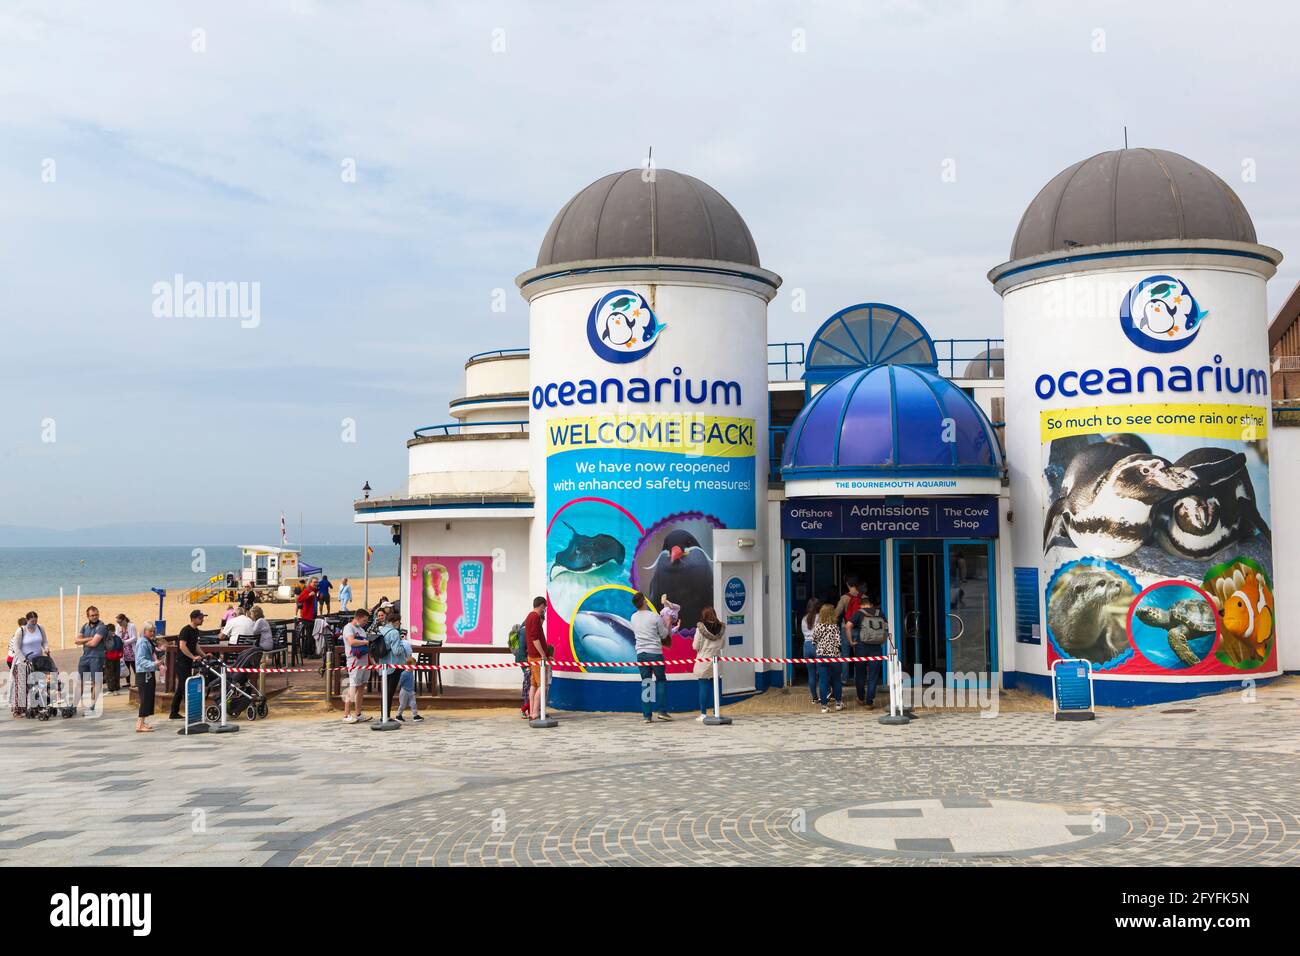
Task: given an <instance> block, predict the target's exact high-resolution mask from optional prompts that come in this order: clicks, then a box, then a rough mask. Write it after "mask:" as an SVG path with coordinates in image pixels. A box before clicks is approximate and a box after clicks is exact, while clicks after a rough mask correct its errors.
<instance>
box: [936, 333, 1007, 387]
mask: <svg viewBox="0 0 1300 956" xmlns="http://www.w3.org/2000/svg"><path fill="white" fill-rule="evenodd" d="M1000 348H1002V340H1001V339H935V340H934V351H935V354H936V355H937V356H938V357H939V374H940V375H942V376H943V377H944V378H965V377H966V376H967V369H968V368H969V366H970V365H971V363H972V362H975V360H976V359H979V362H978V363H976V366H975V367H974V368H970V369H969V370H970V372H972V373H974V377H976V378H1001V377H1002V357H1001V356H1000V355H998V356H994V355H989V354H988V353H989V352H990V351H992V350H993V349H1000ZM945 353H946V354H945Z"/></svg>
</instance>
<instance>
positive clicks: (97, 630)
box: [76, 604, 108, 716]
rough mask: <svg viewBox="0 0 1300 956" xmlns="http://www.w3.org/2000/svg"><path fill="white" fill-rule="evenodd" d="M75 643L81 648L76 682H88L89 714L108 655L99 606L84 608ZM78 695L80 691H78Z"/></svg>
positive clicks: (101, 680) (102, 676)
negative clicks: (83, 622)
mask: <svg viewBox="0 0 1300 956" xmlns="http://www.w3.org/2000/svg"><path fill="white" fill-rule="evenodd" d="M76 644H77V646H78V647H80V648H81V658H80V659H79V660H78V661H77V682H78V684H80V683H81V682H82V681H85V682H87V683H88V684H90V706H89V707H88V708H87V709H86V711H85V713H86V714H87V716H89V714H90V712H91V711H92V710H94V709H95V701H96V697H97V695H98V693H99V685H100V684H101V683H102V682H103V680H104V664H105V659H106V657H107V655H108V625H107V624H105V623H104V622H103V621H101V620H100V619H99V608H97V607H95V606H94V605H93V604H92V605H91V606H90V607H88V608H86V623H85V624H83V625H82V627H81V633H80V634H78V635H77V638H76ZM78 696H80V693H78Z"/></svg>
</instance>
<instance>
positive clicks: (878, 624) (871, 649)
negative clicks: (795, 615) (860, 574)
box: [799, 576, 889, 713]
mask: <svg viewBox="0 0 1300 956" xmlns="http://www.w3.org/2000/svg"><path fill="white" fill-rule="evenodd" d="M799 623H800V630H801V631H802V633H803V639H804V646H803V656H804V657H805V658H807V659H808V660H809V661H810V663H809V664H808V665H807V671H808V694H809V696H810V697H811V698H812V702H813V704H815V705H817V706H819V707H820V708H821V711H822V713H827V712H828V711H829V710H830V708H831V704H832V702H833V703H834V707H835V709H836V710H843V709H844V686H843V685H844V677H845V674H846V672H847V673H851V674H852V675H853V686H854V690H855V691H856V693H857V699H858V703H859V704H860V705H862V706H864V707H874V706H875V700H876V689H877V688H878V687H879V686H880V677H881V662H880V661H854V662H852V663H851V664H847V665H845V664H841V663H838V662H834V663H832V662H827V661H818V658H836V657H881V656H884V653H885V644H886V641H887V639H888V637H887V635H888V633H889V622H888V621H886V619H885V616H884V614H883V613H882V612H881V610H880V607H879V605H877V604H876V602H875V601H874V600H873V599H872V598H871V597H869V596H868V595H865V594H864V593H863V592H862V590H861V588H860V586H859V582H858V579H857V578H856V577H852V576H850V577H849V578H847V579H846V580H845V582H844V593H843V594H842V595H840V598H839V600H838V601H837V602H836V603H834V604H832V603H830V602H829V601H822V600H821V599H820V598H811V599H810V600H809V601H808V605H807V607H806V609H805V611H804V616H803V617H802V618H801V619H800V622H799Z"/></svg>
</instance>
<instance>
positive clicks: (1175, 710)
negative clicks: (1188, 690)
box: [1160, 707, 1196, 714]
mask: <svg viewBox="0 0 1300 956" xmlns="http://www.w3.org/2000/svg"><path fill="white" fill-rule="evenodd" d="M1160 713H1162V714H1194V713H1196V708H1195V707H1175V708H1173V709H1172V710H1162V711H1160Z"/></svg>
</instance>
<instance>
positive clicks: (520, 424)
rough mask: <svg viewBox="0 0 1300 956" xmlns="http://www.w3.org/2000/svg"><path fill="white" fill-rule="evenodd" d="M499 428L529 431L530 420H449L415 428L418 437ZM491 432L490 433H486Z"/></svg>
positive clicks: (506, 430) (508, 430) (511, 430)
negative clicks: (439, 423) (443, 423)
mask: <svg viewBox="0 0 1300 956" xmlns="http://www.w3.org/2000/svg"><path fill="white" fill-rule="evenodd" d="M494 427H496V428H499V429H500V430H501V431H505V432H510V433H511V434H513V433H514V432H516V431H519V432H527V431H528V422H526V421H514V422H448V423H447V424H445V425H421V426H420V427H419V428H417V429H416V430H415V437H416V438H427V437H428V436H430V435H438V434H441V435H463V434H465V429H467V428H494ZM484 434H489V433H486V432H485V433H484Z"/></svg>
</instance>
